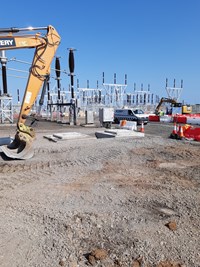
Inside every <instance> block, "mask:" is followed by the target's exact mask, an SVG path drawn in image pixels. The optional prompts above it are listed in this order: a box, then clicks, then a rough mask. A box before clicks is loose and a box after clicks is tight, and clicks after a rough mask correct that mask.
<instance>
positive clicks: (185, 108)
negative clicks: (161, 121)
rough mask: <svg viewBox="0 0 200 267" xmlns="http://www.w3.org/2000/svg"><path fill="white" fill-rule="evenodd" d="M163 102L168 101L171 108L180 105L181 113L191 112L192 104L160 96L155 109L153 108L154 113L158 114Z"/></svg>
mask: <svg viewBox="0 0 200 267" xmlns="http://www.w3.org/2000/svg"><path fill="white" fill-rule="evenodd" d="M163 103H170V104H171V107H172V108H173V107H181V113H182V114H190V113H191V112H192V106H190V105H183V104H182V103H178V102H177V101H176V100H175V99H172V98H166V97H162V98H161V99H160V102H159V103H158V105H157V107H156V109H155V114H156V115H159V114H160V110H161V107H162V104H163Z"/></svg>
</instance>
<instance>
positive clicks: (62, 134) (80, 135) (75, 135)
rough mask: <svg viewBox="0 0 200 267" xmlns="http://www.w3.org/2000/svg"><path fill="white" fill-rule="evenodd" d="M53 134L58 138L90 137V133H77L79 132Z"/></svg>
mask: <svg viewBox="0 0 200 267" xmlns="http://www.w3.org/2000/svg"><path fill="white" fill-rule="evenodd" d="M53 136H54V137H56V138H59V139H64V140H66V139H77V138H78V139H80V138H88V137H90V136H89V135H86V134H81V133H77V132H67V133H55V134H53Z"/></svg>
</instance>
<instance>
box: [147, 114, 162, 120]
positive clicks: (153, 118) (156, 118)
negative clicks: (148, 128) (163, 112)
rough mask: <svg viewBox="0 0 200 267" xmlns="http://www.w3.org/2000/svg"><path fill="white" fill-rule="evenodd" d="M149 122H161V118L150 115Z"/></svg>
mask: <svg viewBox="0 0 200 267" xmlns="http://www.w3.org/2000/svg"><path fill="white" fill-rule="evenodd" d="M149 121H160V116H157V115H149Z"/></svg>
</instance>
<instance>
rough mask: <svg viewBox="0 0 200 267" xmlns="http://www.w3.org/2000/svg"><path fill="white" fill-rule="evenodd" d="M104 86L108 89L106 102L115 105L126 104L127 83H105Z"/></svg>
mask: <svg viewBox="0 0 200 267" xmlns="http://www.w3.org/2000/svg"><path fill="white" fill-rule="evenodd" d="M103 87H104V89H105V91H106V104H108V105H109V106H113V107H121V106H123V105H124V95H125V92H126V87H127V85H126V84H115V83H103Z"/></svg>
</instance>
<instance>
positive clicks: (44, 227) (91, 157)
mask: <svg viewBox="0 0 200 267" xmlns="http://www.w3.org/2000/svg"><path fill="white" fill-rule="evenodd" d="M172 128H173V126H172V125H161V124H159V126H157V125H155V124H151V125H150V124H149V125H148V126H147V127H146V128H145V137H144V138H130V137H129V138H118V139H116V138H112V139H95V138H94V133H95V131H96V130H97V129H96V128H92V127H88V128H87V127H77V128H76V127H69V126H63V125H58V124H56V123H47V122H43V123H42V122H40V123H39V125H38V126H37V127H36V131H37V140H36V141H35V143H34V151H35V156H34V157H33V158H32V159H30V160H27V161H24V160H23V161H21V160H6V158H5V157H4V155H3V154H0V213H1V214H0V215H1V216H0V266H2V267H8V266H9V267H18V266H20V267H29V266H30V267H36V266H37V267H47V266H48V267H56V266H58V267H59V266H70V267H78V266H80V267H82V266H83V267H84V266H88V265H89V266H105V267H112V266H113V267H114V266H115V267H117V266H124V267H126V266H131V267H137V266H138V267H139V266H144V267H147V266H148V267H153V266H159V267H169V266H171V267H173V266H174V267H175V266H177V267H178V266H179V267H181V266H182V267H183V266H187V267H199V266H200V194H199V193H200V165H199V154H200V146H199V143H197V142H196V143H195V142H190V143H189V142H184V141H177V140H172V139H169V138H168V136H169V134H170V132H171V130H172ZM98 130H99V129H98ZM14 131H15V127H1V129H0V137H5V136H9V135H11V136H12V135H13V133H14ZM69 131H71V132H81V133H84V134H88V135H89V136H90V138H86V139H82V140H71V141H69V140H65V141H58V142H57V143H54V142H51V141H49V140H47V139H45V138H44V137H43V136H44V135H46V134H52V133H57V132H69Z"/></svg>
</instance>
